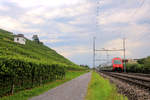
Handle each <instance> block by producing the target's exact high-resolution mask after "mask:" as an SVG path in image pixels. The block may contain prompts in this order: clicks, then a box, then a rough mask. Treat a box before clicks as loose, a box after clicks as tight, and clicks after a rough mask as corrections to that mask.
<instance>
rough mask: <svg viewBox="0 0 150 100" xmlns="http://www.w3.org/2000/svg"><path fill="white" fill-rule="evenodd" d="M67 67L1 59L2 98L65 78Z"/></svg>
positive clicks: (0, 92)
mask: <svg viewBox="0 0 150 100" xmlns="http://www.w3.org/2000/svg"><path fill="white" fill-rule="evenodd" d="M65 72H66V67H65V66H62V65H59V64H52V65H49V64H40V63H39V64H37V63H33V62H26V61H22V60H17V59H5V58H0V96H4V95H7V94H13V93H14V92H17V91H20V90H24V89H30V88H33V87H36V86H38V85H42V84H44V83H47V82H50V81H53V80H56V79H63V78H64V77H65Z"/></svg>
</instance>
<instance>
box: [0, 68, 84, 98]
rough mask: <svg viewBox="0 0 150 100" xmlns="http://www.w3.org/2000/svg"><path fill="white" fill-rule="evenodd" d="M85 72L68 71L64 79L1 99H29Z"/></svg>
mask: <svg viewBox="0 0 150 100" xmlns="http://www.w3.org/2000/svg"><path fill="white" fill-rule="evenodd" d="M84 73H86V72H85V71H78V72H76V71H74V72H67V73H66V77H65V79H64V80H57V81H54V82H51V83H47V84H45V85H43V86H40V87H36V88H33V89H31V90H25V91H21V92H18V93H15V94H14V95H13V96H7V97H3V98H1V99H0V100H27V99H29V98H31V97H33V96H37V95H40V94H41V93H44V92H46V91H48V90H49V89H52V88H54V87H56V86H58V85H61V84H63V83H65V82H67V81H69V80H71V79H73V78H76V77H78V76H80V75H81V74H84Z"/></svg>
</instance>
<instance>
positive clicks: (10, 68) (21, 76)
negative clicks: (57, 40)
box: [0, 30, 84, 96]
mask: <svg viewBox="0 0 150 100" xmlns="http://www.w3.org/2000/svg"><path fill="white" fill-rule="evenodd" d="M13 39H14V36H13V34H12V33H10V32H7V31H4V30H0V96H4V95H8V94H13V93H14V92H17V91H20V90H24V89H30V88H33V87H36V86H39V85H42V84H45V83H47V82H50V81H53V80H56V79H63V78H64V77H65V73H66V71H67V70H84V68H81V67H79V66H78V65H76V64H74V63H72V62H71V61H69V60H68V59H66V58H64V57H63V56H61V55H59V54H58V53H57V52H56V51H54V50H52V49H50V48H48V47H47V46H45V45H43V44H37V43H35V42H33V41H31V40H28V39H27V41H26V45H21V44H18V43H15V42H13Z"/></svg>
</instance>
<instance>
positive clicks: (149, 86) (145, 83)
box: [102, 72, 150, 91]
mask: <svg viewBox="0 0 150 100" xmlns="http://www.w3.org/2000/svg"><path fill="white" fill-rule="evenodd" d="M102 73H103V74H106V75H108V76H111V77H114V78H117V79H119V80H122V81H125V82H127V83H129V84H132V85H137V86H138V87H140V88H144V89H146V90H148V91H150V77H149V75H145V74H143V75H142V74H132V73H129V74H128V73H115V72H102Z"/></svg>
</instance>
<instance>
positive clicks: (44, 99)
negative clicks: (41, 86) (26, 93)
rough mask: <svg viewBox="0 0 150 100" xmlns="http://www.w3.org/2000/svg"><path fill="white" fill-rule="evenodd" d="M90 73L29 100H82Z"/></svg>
mask: <svg viewBox="0 0 150 100" xmlns="http://www.w3.org/2000/svg"><path fill="white" fill-rule="evenodd" d="M90 79H91V72H89V73H86V74H84V75H81V76H80V77H77V78H75V79H73V80H71V81H69V82H66V83H64V84H62V85H60V86H58V87H56V88H54V89H51V90H49V91H48V92H46V93H44V94H42V95H40V96H36V97H33V98H31V99H30V100H84V97H85V95H86V90H87V87H88V83H89V81H90Z"/></svg>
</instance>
